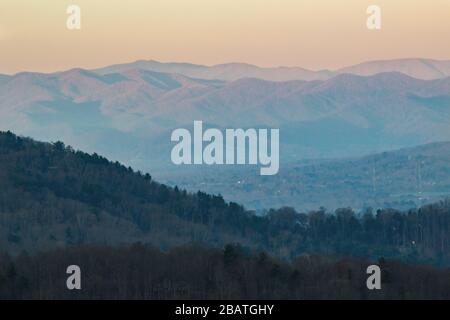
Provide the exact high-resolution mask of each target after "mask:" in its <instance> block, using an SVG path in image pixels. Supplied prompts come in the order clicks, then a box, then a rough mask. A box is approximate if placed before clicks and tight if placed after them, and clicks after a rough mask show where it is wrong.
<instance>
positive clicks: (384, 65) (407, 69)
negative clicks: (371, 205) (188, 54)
mask: <svg viewBox="0 0 450 320" xmlns="http://www.w3.org/2000/svg"><path fill="white" fill-rule="evenodd" d="M132 69H144V70H150V71H157V72H164V73H179V74H183V75H186V76H189V77H195V78H203V79H220V80H226V81H234V80H238V79H242V78H259V79H263V80H270V81H289V80H307V81H311V80H326V79H330V78H332V77H334V76H336V75H339V74H342V73H349V74H355V75H361V76H369V75H375V74H378V73H385V72H401V73H404V74H406V75H409V76H411V77H413V78H417V79H423V80H432V79H440V78H446V77H449V76H450V60H442V61H440V60H432V59H419V58H410V59H393V60H380V61H369V62H364V63H360V64H357V65H352V66H348V67H345V68H341V69H338V70H333V71H332V70H319V71H313V70H307V69H304V68H300V67H275V68H262V67H258V66H255V65H251V64H247V63H227V64H219V65H213V66H205V65H197V64H191V63H163V62H158V61H154V60H138V61H135V62H131V63H124V64H117V65H112V66H107V67H104V68H99V69H95V70H94V71H95V72H97V73H99V74H108V73H115V72H123V71H127V70H132Z"/></svg>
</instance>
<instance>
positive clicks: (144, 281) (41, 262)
mask: <svg viewBox="0 0 450 320" xmlns="http://www.w3.org/2000/svg"><path fill="white" fill-rule="evenodd" d="M376 263H377V264H378V265H379V266H380V267H381V270H382V273H381V274H382V276H381V290H368V288H367V286H366V281H367V277H368V275H367V274H366V270H367V266H368V265H370V264H372V263H371V262H369V261H367V260H364V259H356V258H340V259H336V258H330V257H323V256H316V255H312V256H301V257H299V258H296V259H293V260H292V261H291V262H289V263H288V262H285V261H282V260H278V259H274V258H272V257H270V256H268V255H267V254H265V253H263V252H261V253H252V252H249V251H248V250H245V249H243V248H242V247H241V246H239V245H227V246H226V247H225V249H224V250H220V249H210V248H202V247H198V246H184V247H179V248H173V249H171V250H170V251H168V252H162V251H160V250H158V249H156V248H153V247H148V246H143V245H140V244H135V245H132V246H131V247H116V248H111V247H73V248H69V249H64V250H56V251H50V252H46V253H41V254H38V255H33V256H29V255H24V254H23V255H19V256H18V257H15V258H12V257H10V256H7V255H3V256H1V258H0V299H450V270H449V269H445V270H443V269H437V268H434V267H424V266H418V265H411V264H405V263H402V262H396V261H389V260H384V259H381V260H379V261H377V262H376ZM72 264H77V265H78V266H79V267H80V268H81V290H72V291H70V290H68V289H67V287H66V279H67V277H68V275H67V274H66V268H67V267H68V266H69V265H72Z"/></svg>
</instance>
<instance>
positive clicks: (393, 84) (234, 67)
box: [0, 59, 450, 205]
mask: <svg viewBox="0 0 450 320" xmlns="http://www.w3.org/2000/svg"><path fill="white" fill-rule="evenodd" d="M448 66H449V62H448V61H435V60H426V59H402V60H392V61H375V62H368V63H363V64H361V65H357V66H352V67H348V68H344V69H341V70H337V71H320V72H312V71H308V70H305V69H301V68H259V67H256V66H252V65H246V64H226V65H218V66H212V67H207V66H199V65H192V64H184V63H175V64H174V63H160V62H156V61H137V62H135V63H131V64H123V65H113V66H110V67H106V68H102V69H97V70H84V69H72V70H68V71H62V72H56V73H47V74H44V73H32V72H23V73H18V74H16V75H11V76H1V77H0V129H1V130H12V131H14V132H16V133H18V134H21V135H25V136H30V137H33V138H36V139H39V140H43V141H57V140H62V141H65V142H66V143H68V144H70V145H72V146H73V147H74V148H76V149H82V150H85V151H87V152H91V153H93V152H97V153H99V154H103V155H105V156H107V157H108V158H110V159H112V160H118V161H121V162H122V163H124V164H126V165H130V166H132V167H133V168H136V169H139V170H142V171H145V172H149V171H150V172H154V176H156V177H158V178H161V179H166V178H167V177H168V173H169V174H170V172H172V171H174V170H175V169H180V168H176V167H175V165H173V164H172V162H171V160H170V150H171V148H172V147H173V143H172V142H171V141H170V134H171V132H172V130H174V129H175V128H187V129H192V125H193V121H194V120H202V121H203V123H204V124H205V126H208V127H216V128H219V129H224V128H239V127H241V128H279V129H280V143H281V145H280V160H281V170H283V167H284V166H285V167H286V168H289V167H290V164H291V163H294V162H296V161H303V160H307V159H326V158H328V159H336V158H349V157H362V156H366V155H369V154H373V153H379V152H385V151H391V150H396V149H400V148H410V147H414V146H418V145H423V144H428V143H433V142H439V141H450V123H449V121H448V119H449V117H450V77H449V74H448V72H449V70H448ZM181 169H182V170H186V172H188V171H189V169H188V168H186V167H183V168H181ZM178 172H179V171H178ZM273 180H274V181H275V180H276V178H274V179H273ZM193 183H194V182H193ZM194 184H195V183H194ZM268 185H270V184H268ZM208 188H209V186H208V185H207V186H206V190H208ZM211 188H213V187H212V186H211ZM202 189H203V190H205V188H202ZM274 204H275V203H274ZM276 204H277V205H278V204H279V202H277V203H276ZM268 205H270V204H268Z"/></svg>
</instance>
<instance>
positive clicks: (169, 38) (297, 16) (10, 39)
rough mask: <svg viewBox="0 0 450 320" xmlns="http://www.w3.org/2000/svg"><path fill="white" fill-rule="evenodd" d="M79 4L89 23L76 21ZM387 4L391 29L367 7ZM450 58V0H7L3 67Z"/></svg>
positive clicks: (324, 64)
mask: <svg viewBox="0 0 450 320" xmlns="http://www.w3.org/2000/svg"><path fill="white" fill-rule="evenodd" d="M69 4H76V5H79V6H80V7H81V30H76V31H70V30H68V29H67V28H66V20H67V17H68V14H67V13H66V9H67V6H68V5H69ZM371 4H377V5H379V6H380V7H381V10H382V29H381V30H379V31H370V30H368V29H367V27H366V20H367V17H368V15H367V13H366V9H367V7H368V6H369V5H371ZM405 57H425V58H435V59H450V0H430V1H428V0H369V1H367V0H341V1H338V0H71V1H66V0H39V1H36V0H27V1H25V0H1V1H0V73H15V72H18V71H24V70H28V71H46V72H47V71H55V70H62V69H68V68H72V67H83V68H93V67H98V66H104V65H109V64H114V63H123V62H130V61H134V60H138V59H155V60H159V61H164V62H169V61H178V62H192V63H199V64H208V65H210V64H217V63H225V62H248V63H252V64H257V65H260V66H279V65H285V66H294V65H295V66H302V67H305V68H309V69H322V68H337V67H342V66H346V65H350V64H355V63H359V62H362V61H367V60H374V59H391V58H405Z"/></svg>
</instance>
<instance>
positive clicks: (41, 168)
mask: <svg viewBox="0 0 450 320" xmlns="http://www.w3.org/2000/svg"><path fill="white" fill-rule="evenodd" d="M0 190H1V193H0V248H1V249H2V250H4V251H8V252H10V253H12V254H17V253H20V252H21V251H23V250H26V251H28V252H35V251H37V250H40V251H42V250H48V249H53V248H57V247H66V246H73V245H83V244H104V245H118V244H127V243H135V242H142V243H152V244H153V245H155V246H157V247H159V248H161V249H168V248H171V247H174V246H177V245H181V244H186V243H192V242H195V243H199V244H203V245H206V246H209V247H223V246H224V245H225V244H227V243H241V244H242V245H243V246H244V247H249V248H252V249H258V250H260V249H262V250H266V251H268V252H269V253H271V254H273V255H275V256H277V257H279V258H287V259H291V258H294V257H296V256H299V255H301V254H311V253H320V254H326V255H341V256H344V255H345V256H349V255H350V256H358V257H367V258H375V259H378V258H379V257H386V258H399V259H403V260H405V261H412V262H425V263H431V264H436V265H449V264H450V232H449V231H450V201H443V202H440V203H436V204H434V205H429V206H425V207H422V208H421V209H418V210H410V211H408V212H399V211H396V210H389V209H386V210H378V211H377V212H370V211H368V212H367V213H365V214H364V215H363V216H361V217H359V216H356V215H355V213H354V212H353V211H352V210H350V209H339V210H336V211H335V212H333V213H329V212H325V211H324V210H319V211H315V212H308V213H298V212H296V211H295V210H293V209H291V208H281V209H279V210H271V211H269V212H268V214H267V215H265V216H263V217H259V216H256V215H255V214H254V213H253V212H251V211H247V210H245V209H244V208H243V207H242V206H240V205H238V204H235V203H226V202H225V201H224V200H223V198H222V197H221V196H214V195H208V194H205V193H201V192H198V193H195V194H189V193H187V192H185V191H183V190H179V189H178V188H176V187H175V188H170V187H167V186H165V185H163V184H160V183H157V182H155V181H153V180H152V178H151V176H150V175H149V174H143V173H140V172H134V171H133V170H132V169H131V168H126V167H124V166H123V165H121V164H119V163H117V162H116V163H112V162H109V161H108V160H107V159H105V158H103V157H101V156H99V155H96V154H93V155H88V154H86V153H83V152H81V151H74V150H73V149H72V148H70V147H66V146H65V145H64V144H63V143H61V142H57V143H54V144H48V143H39V142H35V141H33V140H31V139H27V138H21V137H17V136H15V135H14V134H12V133H10V132H7V133H0Z"/></svg>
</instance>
